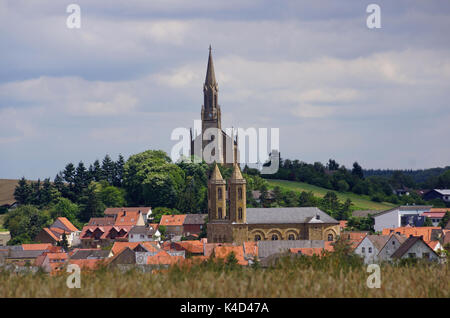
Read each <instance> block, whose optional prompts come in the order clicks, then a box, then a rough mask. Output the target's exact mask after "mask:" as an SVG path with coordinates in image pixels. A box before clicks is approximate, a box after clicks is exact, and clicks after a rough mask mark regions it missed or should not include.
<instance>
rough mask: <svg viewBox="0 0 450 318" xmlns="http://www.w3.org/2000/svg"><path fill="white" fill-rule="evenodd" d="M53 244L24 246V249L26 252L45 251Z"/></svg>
mask: <svg viewBox="0 0 450 318" xmlns="http://www.w3.org/2000/svg"><path fill="white" fill-rule="evenodd" d="M51 246H52V244H50V243H43V244H22V249H23V250H24V251H44V250H48V249H49V248H50V247H51Z"/></svg>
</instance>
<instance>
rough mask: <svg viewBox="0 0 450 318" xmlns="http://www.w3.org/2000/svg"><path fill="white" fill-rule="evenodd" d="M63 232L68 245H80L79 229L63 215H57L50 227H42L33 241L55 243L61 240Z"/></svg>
mask: <svg viewBox="0 0 450 318" xmlns="http://www.w3.org/2000/svg"><path fill="white" fill-rule="evenodd" d="M63 234H65V235H66V238H67V243H68V246H78V245H80V243H81V241H80V234H81V231H80V230H78V229H77V228H76V227H75V226H74V225H73V224H72V223H71V222H70V221H69V220H68V219H67V218H65V217H58V218H56V220H55V222H53V224H52V225H51V226H50V227H48V228H47V227H45V228H43V229H42V230H41V231H40V232H39V233H38V235H36V237H35V239H34V241H35V242H40V243H50V244H53V245H56V244H58V242H61V241H62V240H63Z"/></svg>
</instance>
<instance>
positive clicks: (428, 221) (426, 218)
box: [423, 217, 433, 226]
mask: <svg viewBox="0 0 450 318" xmlns="http://www.w3.org/2000/svg"><path fill="white" fill-rule="evenodd" d="M423 226H433V222H431V219H430V218H429V217H425V222H423Z"/></svg>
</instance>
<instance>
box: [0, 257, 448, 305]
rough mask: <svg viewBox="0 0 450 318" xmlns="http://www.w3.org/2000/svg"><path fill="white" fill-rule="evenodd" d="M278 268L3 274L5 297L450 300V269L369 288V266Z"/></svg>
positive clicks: (388, 278) (427, 268) (395, 270)
mask: <svg viewBox="0 0 450 318" xmlns="http://www.w3.org/2000/svg"><path fill="white" fill-rule="evenodd" d="M289 262H290V264H282V265H278V266H276V267H275V268H269V269H259V268H239V267H237V266H228V267H227V266H226V265H225V266H222V267H220V268H219V267H217V266H211V265H194V266H192V267H190V268H184V269H180V268H172V269H170V270H169V271H168V272H164V273H157V274H149V273H141V272H137V271H134V270H133V271H129V272H126V273H120V272H119V271H117V270H110V269H106V268H103V269H100V270H99V271H96V272H92V273H83V274H82V277H81V288H80V289H69V288H67V287H66V277H67V275H68V274H65V273H64V274H62V275H60V276H55V277H50V276H48V275H46V274H35V275H32V274H27V275H17V274H10V273H0V286H1V287H2V288H0V298H1V297H233V298H235V297H249V298H261V297H421V298H422V297H450V291H449V280H450V275H449V272H448V265H424V264H417V265H415V266H402V267H395V266H391V265H383V266H382V267H381V288H379V289H370V288H368V287H367V285H366V281H367V277H368V275H369V273H367V272H366V267H365V266H356V267H344V268H342V267H341V268H339V269H338V268H336V267H334V268H332V267H329V266H311V264H312V263H311V262H308V263H309V264H306V265H305V264H304V263H302V262H298V261H292V260H291V261H289Z"/></svg>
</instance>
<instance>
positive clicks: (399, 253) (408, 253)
mask: <svg viewBox="0 0 450 318" xmlns="http://www.w3.org/2000/svg"><path fill="white" fill-rule="evenodd" d="M407 258H420V259H424V260H430V261H440V258H439V256H438V254H436V252H435V251H433V249H432V248H431V247H430V246H428V244H426V243H425V241H424V240H423V237H422V236H412V235H411V236H410V237H408V239H407V240H406V241H405V242H404V243H403V244H402V245H401V246H400V247H399V248H398V249H397V250H396V251H395V252H394V254H392V259H393V260H400V259H407Z"/></svg>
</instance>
